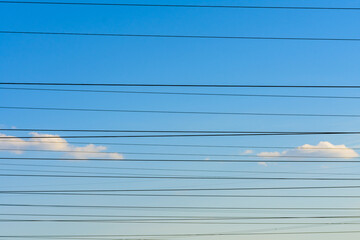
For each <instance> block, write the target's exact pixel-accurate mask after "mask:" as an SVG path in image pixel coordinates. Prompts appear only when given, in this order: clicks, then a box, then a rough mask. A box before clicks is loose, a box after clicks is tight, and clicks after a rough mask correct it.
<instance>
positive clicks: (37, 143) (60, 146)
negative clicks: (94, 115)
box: [0, 132, 123, 159]
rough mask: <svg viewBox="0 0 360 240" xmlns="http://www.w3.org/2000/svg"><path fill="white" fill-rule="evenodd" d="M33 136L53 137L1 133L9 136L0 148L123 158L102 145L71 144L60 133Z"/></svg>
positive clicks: (2, 141)
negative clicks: (15, 135)
mask: <svg viewBox="0 0 360 240" xmlns="http://www.w3.org/2000/svg"><path fill="white" fill-rule="evenodd" d="M30 135H32V136H33V137H51V138H30V139H29V140H27V141H26V140H24V139H21V138H18V137H14V136H10V135H5V134H1V133H0V137H9V138H7V139H3V140H1V141H0V148H2V149H12V150H5V151H9V152H13V153H16V154H22V153H24V151H23V150H48V151H54V152H57V151H59V152H61V151H63V152H64V154H65V155H67V156H71V157H73V158H79V159H81V158H83V159H89V158H110V159H123V156H122V155H121V154H119V153H116V152H110V153H109V152H103V151H105V150H106V149H107V148H106V147H105V146H101V145H94V144H88V145H86V146H82V147H78V146H75V145H73V144H69V143H68V142H67V141H66V140H65V139H64V138H62V137H60V136H59V135H52V134H40V133H36V132H32V133H30Z"/></svg>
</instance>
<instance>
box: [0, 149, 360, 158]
mask: <svg viewBox="0 0 360 240" xmlns="http://www.w3.org/2000/svg"><path fill="white" fill-rule="evenodd" d="M301 150H306V149H301ZM309 150H317V148H309ZM342 150H345V151H348V150H349V149H347V148H343V149H342ZM0 151H25V152H58V153H83V154H85V153H86V154H87V153H88V154H97V155H101V154H109V153H114V152H97V151H81V150H80V151H77V150H52V149H22V148H0ZM121 154H127V155H155V156H202V157H208V156H211V157H239V158H241V157H255V158H331V159H339V158H352V159H359V158H360V157H357V156H354V157H353V156H351V157H350V156H349V157H346V156H335V157H334V156H311V155H305V156H304V155H280V156H271V155H269V156H266V155H258V154H255V155H254V154H215V153H214V154H213V153H207V154H202V153H172V152H171V153H167V152H123V151H121Z"/></svg>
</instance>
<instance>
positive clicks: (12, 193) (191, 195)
mask: <svg viewBox="0 0 360 240" xmlns="http://www.w3.org/2000/svg"><path fill="white" fill-rule="evenodd" d="M1 194H6V195H48V196H50V195H53V196H58V195H61V196H101V197H106V196H108V197H194V198H202V197H204V198H347V199H350V198H360V195H236V194H227V195H221V194H142V193H136V194H135V193H133V194H127V193H119V194H116V193H108V194H100V193H67V192H66V193H48V192H31V193H29V192H6V193H1Z"/></svg>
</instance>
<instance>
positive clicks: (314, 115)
mask: <svg viewBox="0 0 360 240" xmlns="http://www.w3.org/2000/svg"><path fill="white" fill-rule="evenodd" d="M0 109H12V110H42V111H43V110H45V111H76V112H115V113H155V114H190V115H193V114H194V115H235V116H236V115H238V116H278V117H345V118H359V117H360V114H317V113H262V112H213V111H170V110H134V109H99V108H98V109H95V108H54V107H10V106H0Z"/></svg>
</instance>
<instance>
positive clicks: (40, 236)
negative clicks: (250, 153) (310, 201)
mask: <svg viewBox="0 0 360 240" xmlns="http://www.w3.org/2000/svg"><path fill="white" fill-rule="evenodd" d="M345 233H360V231H359V230H352V231H351V230H350V231H323V232H242V233H179V234H117V235H94V234H92V235H17V236H12V235H1V236H0V237H1V238H21V237H22V238H61V237H68V238H76V237H83V238H84V237H109V238H116V237H206V236H241V235H245V236H246V235H287V234H294V235H298V234H345Z"/></svg>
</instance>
